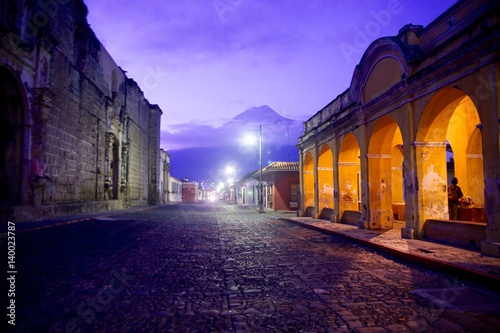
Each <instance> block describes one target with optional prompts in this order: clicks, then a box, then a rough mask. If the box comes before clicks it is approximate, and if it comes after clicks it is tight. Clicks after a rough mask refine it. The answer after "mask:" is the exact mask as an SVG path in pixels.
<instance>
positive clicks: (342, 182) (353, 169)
mask: <svg viewBox="0 0 500 333" xmlns="http://www.w3.org/2000/svg"><path fill="white" fill-rule="evenodd" d="M338 168H339V201H340V210H339V216H342V213H343V212H344V211H345V210H359V206H358V200H359V197H360V190H361V188H360V183H359V180H360V179H359V172H360V163H359V145H358V141H357V140H356V137H355V136H354V135H353V134H350V133H349V134H347V135H346V136H345V138H344V140H343V141H342V145H341V146H340V153H339V162H338Z"/></svg>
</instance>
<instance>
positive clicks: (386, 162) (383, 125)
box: [367, 116, 404, 229]
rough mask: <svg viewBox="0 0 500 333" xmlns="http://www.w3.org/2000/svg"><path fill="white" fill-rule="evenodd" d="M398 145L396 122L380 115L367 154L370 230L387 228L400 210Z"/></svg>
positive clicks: (401, 187) (401, 158) (401, 155)
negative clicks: (396, 202)
mask: <svg viewBox="0 0 500 333" xmlns="http://www.w3.org/2000/svg"><path fill="white" fill-rule="evenodd" d="M402 144H403V138H402V136H401V130H400V129H399V126H398V124H397V123H396V122H395V121H394V119H393V118H392V117H390V116H384V117H382V118H381V119H380V120H379V121H378V122H377V124H376V125H375V128H374V129H373V133H372V136H371V138H370V144H369V147H368V156H367V157H368V172H369V175H368V188H369V197H370V228H372V229H379V228H381V229H391V228H392V223H393V220H394V214H395V213H396V214H398V212H399V210H401V211H402V212H403V211H404V205H403V204H404V202H403V203H402V202H401V201H402V200H403V194H402V193H403V185H402V184H403V171H402V169H403V167H402V166H403V153H402ZM395 200H397V201H398V204H397V205H394V210H397V211H396V212H395V211H394V210H393V203H395V202H394V201H395Z"/></svg>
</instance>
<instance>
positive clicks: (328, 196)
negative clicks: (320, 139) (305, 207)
mask: <svg viewBox="0 0 500 333" xmlns="http://www.w3.org/2000/svg"><path fill="white" fill-rule="evenodd" d="M318 199H319V213H320V212H321V211H322V210H323V209H324V208H330V209H333V206H334V204H333V154H332V150H331V149H330V147H329V146H328V145H327V144H324V145H323V146H322V147H321V151H320V153H319V158H318Z"/></svg>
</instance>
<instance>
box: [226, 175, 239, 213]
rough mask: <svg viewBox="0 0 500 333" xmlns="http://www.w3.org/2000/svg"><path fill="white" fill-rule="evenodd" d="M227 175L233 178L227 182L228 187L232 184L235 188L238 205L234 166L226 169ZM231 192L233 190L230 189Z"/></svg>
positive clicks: (235, 201) (235, 200)
mask: <svg viewBox="0 0 500 333" xmlns="http://www.w3.org/2000/svg"><path fill="white" fill-rule="evenodd" d="M226 173H227V174H229V175H232V176H233V178H229V179H228V180H227V182H228V186H230V184H231V183H232V184H233V188H234V203H235V204H237V203H238V202H237V199H236V198H237V197H236V167H234V166H228V167H227V168H226ZM229 190H231V188H229Z"/></svg>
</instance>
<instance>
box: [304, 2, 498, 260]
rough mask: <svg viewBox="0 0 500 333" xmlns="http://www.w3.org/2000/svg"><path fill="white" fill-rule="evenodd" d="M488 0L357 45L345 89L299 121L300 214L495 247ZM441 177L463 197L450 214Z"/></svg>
mask: <svg viewBox="0 0 500 333" xmlns="http://www.w3.org/2000/svg"><path fill="white" fill-rule="evenodd" d="M499 8H500V7H499V3H498V2H494V1H487V0H478V1H459V2H457V3H456V4H455V5H454V6H452V7H451V8H450V9H449V10H447V11H446V12H445V13H443V14H442V15H441V16H439V17H438V18H437V19H436V20H435V21H433V22H432V23H430V24H429V25H428V26H427V27H425V28H424V27H422V26H417V25H406V26H404V27H403V28H402V29H401V30H400V31H399V34H398V35H397V36H394V37H384V38H380V39H377V40H376V41H374V42H373V43H372V44H371V45H370V46H369V47H368V49H367V50H366V51H365V53H364V55H363V57H362V59H361V61H360V63H359V64H358V65H357V66H356V69H355V71H354V74H353V77H352V81H351V84H350V86H349V88H348V89H347V90H346V91H344V92H341V93H340V94H339V95H338V97H337V98H335V99H334V100H333V101H332V102H331V103H329V104H328V105H327V106H325V107H324V108H323V109H322V110H320V111H318V112H317V113H316V114H315V115H314V116H312V117H311V118H310V119H308V120H307V121H306V122H305V123H304V132H303V135H302V136H301V137H300V138H299V142H298V147H299V150H300V164H301V168H300V169H301V193H302V195H301V200H302V202H301V207H303V209H302V211H301V213H302V214H306V212H310V213H311V215H312V216H316V217H318V216H320V215H321V213H322V211H323V210H325V209H328V210H331V211H332V214H331V216H332V220H333V221H338V222H344V223H352V224H356V225H357V226H359V227H360V228H370V229H390V228H393V227H398V228H401V233H402V237H403V238H412V237H416V238H426V237H427V238H432V237H435V240H438V241H445V242H452V243H455V244H458V245H465V246H469V247H470V246H472V247H476V248H480V249H481V251H482V252H483V253H484V254H490V255H495V256H500V205H499V203H500V186H499V184H500V163H499V161H500V147H499V138H500V137H499V135H500V131H499V123H500V104H499V98H500V97H499V96H500V90H499V82H500V74H499V73H500V61H499V56H500V37H499V36H500V29H499V23H500V10H499ZM452 177H457V178H458V180H459V184H458V185H459V186H461V187H462V191H463V192H464V193H465V195H466V196H467V197H470V198H472V200H473V201H474V203H475V205H474V206H472V205H469V206H464V207H462V208H463V209H462V210H463V211H462V218H459V220H460V221H450V220H449V215H448V210H449V205H448V197H447V186H448V185H449V184H450V179H451V178H452ZM398 220H399V221H398ZM464 220H467V221H464ZM442 222H447V223H446V224H442ZM475 235H479V236H477V237H476V236H475ZM481 235H482V236H481ZM478 242H479V243H478Z"/></svg>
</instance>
